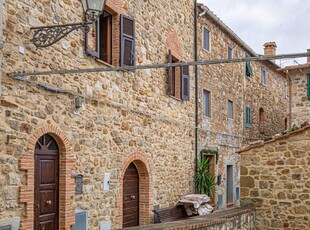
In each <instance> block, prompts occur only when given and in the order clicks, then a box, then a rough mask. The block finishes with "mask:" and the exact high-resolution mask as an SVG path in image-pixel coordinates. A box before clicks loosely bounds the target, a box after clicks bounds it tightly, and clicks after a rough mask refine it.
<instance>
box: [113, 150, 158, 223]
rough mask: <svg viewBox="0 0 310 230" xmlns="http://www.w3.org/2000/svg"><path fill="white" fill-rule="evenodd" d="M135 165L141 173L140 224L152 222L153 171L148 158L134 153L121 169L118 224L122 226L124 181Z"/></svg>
mask: <svg viewBox="0 0 310 230" xmlns="http://www.w3.org/2000/svg"><path fill="white" fill-rule="evenodd" d="M131 163H134V164H135V166H136V168H137V170H138V173H139V191H140V199H139V208H140V215H139V223H140V225H146V224H150V223H151V221H152V217H151V216H152V210H153V190H152V184H151V170H150V165H149V163H148V160H147V159H146V157H144V156H143V155H142V154H141V153H138V152H136V153H132V154H130V155H129V156H128V157H127V158H126V160H125V162H124V164H123V167H122V169H121V177H120V197H119V199H118V207H119V213H120V216H119V219H118V221H117V222H118V223H119V224H120V225H121V226H122V222H123V180H124V175H125V172H126V169H127V168H128V166H129V165H130V164H131Z"/></svg>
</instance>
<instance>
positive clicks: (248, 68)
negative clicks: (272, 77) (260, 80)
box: [245, 54, 253, 77]
mask: <svg viewBox="0 0 310 230" xmlns="http://www.w3.org/2000/svg"><path fill="white" fill-rule="evenodd" d="M245 57H246V58H248V57H250V55H248V54H245ZM245 75H246V76H248V77H251V76H253V71H252V68H251V62H250V61H246V63H245Z"/></svg>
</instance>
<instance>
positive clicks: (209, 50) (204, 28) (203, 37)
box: [202, 26, 211, 53]
mask: <svg viewBox="0 0 310 230" xmlns="http://www.w3.org/2000/svg"><path fill="white" fill-rule="evenodd" d="M204 30H207V31H208V32H209V47H208V48H209V49H208V50H207V49H205V47H204V41H205V31H204ZM202 49H203V50H204V51H206V52H208V53H210V52H211V31H210V30H209V28H208V27H207V26H203V27H202Z"/></svg>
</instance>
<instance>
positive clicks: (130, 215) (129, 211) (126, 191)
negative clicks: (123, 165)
mask: <svg viewBox="0 0 310 230" xmlns="http://www.w3.org/2000/svg"><path fill="white" fill-rule="evenodd" d="M138 225H139V173H138V170H137V168H136V166H135V165H134V163H131V164H130V165H129V166H128V168H127V170H126V172H125V176H124V180H123V228H126V227H133V226H138Z"/></svg>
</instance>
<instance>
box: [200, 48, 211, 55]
mask: <svg viewBox="0 0 310 230" xmlns="http://www.w3.org/2000/svg"><path fill="white" fill-rule="evenodd" d="M202 49H203V51H205V52H206V53H207V54H210V53H211V50H207V49H205V48H203V47H202Z"/></svg>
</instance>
